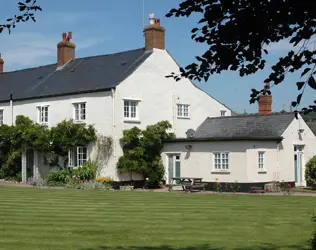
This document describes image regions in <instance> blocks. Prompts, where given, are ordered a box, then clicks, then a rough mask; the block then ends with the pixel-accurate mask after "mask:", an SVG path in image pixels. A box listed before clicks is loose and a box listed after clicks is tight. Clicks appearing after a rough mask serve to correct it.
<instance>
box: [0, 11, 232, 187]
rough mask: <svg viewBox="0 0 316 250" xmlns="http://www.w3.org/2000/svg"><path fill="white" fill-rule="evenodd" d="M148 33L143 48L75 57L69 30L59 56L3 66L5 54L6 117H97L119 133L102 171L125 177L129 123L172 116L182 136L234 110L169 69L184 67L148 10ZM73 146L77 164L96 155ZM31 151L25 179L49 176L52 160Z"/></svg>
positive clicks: (1, 105)
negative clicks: (119, 168)
mask: <svg viewBox="0 0 316 250" xmlns="http://www.w3.org/2000/svg"><path fill="white" fill-rule="evenodd" d="M144 33H145V48H140V49H135V50H131V51H125V52H121V53H116V54H109V55H100V56H92V57H86V58H78V59H75V47H76V46H75V44H74V43H72V42H71V41H70V40H71V39H72V34H71V33H68V35H67V34H66V33H63V36H62V38H63V39H62V41H61V42H59V43H58V45H57V62H58V63H57V64H52V65H45V66H41V67H37V68H29V69H24V70H18V71H14V72H3V63H4V61H3V60H0V123H4V124H13V123H14V121H15V118H16V116H17V115H24V116H28V117H29V118H31V119H32V120H34V121H37V122H38V123H40V124H42V125H43V126H54V125H56V124H57V123H59V122H61V121H62V120H64V119H74V121H75V122H78V123H86V124H94V125H95V128H96V129H97V131H98V132H99V133H101V134H103V135H105V136H111V137H112V138H113V140H114V149H113V154H112V157H111V159H110V161H109V162H108V164H107V166H104V167H103V169H102V172H101V174H102V176H110V177H112V178H114V179H115V180H119V179H120V178H123V179H124V178H125V177H122V176H121V177H119V176H117V174H116V163H117V161H118V158H119V157H120V156H121V155H122V148H121V146H120V144H119V139H120V138H121V137H122V131H123V130H124V129H128V128H131V127H133V126H138V127H140V128H145V127H146V126H147V125H151V124H155V123H157V122H159V121H161V120H168V121H170V123H171V124H172V126H173V129H174V132H175V133H176V135H177V136H178V137H183V136H185V132H186V130H187V129H188V128H196V127H197V126H198V125H199V124H201V122H203V120H204V119H205V117H215V116H221V115H226V116H230V115H231V110H230V109H229V108H227V107H226V106H225V105H223V104H221V103H220V102H218V101H217V100H215V99H214V98H213V97H211V96H209V95H208V94H206V93H205V92H203V91H202V90H201V89H199V88H198V87H197V86H195V85H194V84H193V83H192V82H191V81H189V80H187V79H183V80H181V81H179V82H176V81H175V80H174V79H171V78H166V77H165V76H167V75H170V73H171V72H179V66H178V64H177V63H176V61H175V60H174V59H173V58H172V56H171V55H170V54H169V53H168V51H167V50H165V29H164V28H163V27H162V26H160V20H159V19H154V17H153V16H150V24H149V25H148V26H146V27H145V29H144ZM73 152H74V154H73V155H72V156H71V157H74V158H75V159H74V161H73V162H75V163H76V164H75V165H76V166H80V165H82V163H83V162H84V161H86V160H87V159H88V158H91V159H93V158H94V157H95V154H94V153H95V152H94V150H93V148H90V147H88V146H87V147H78V148H76V149H75V151H73ZM28 156H29V157H26V156H25V155H24V157H23V161H22V170H23V171H22V177H23V181H25V180H26V179H27V178H28V177H31V176H39V175H41V176H45V175H46V174H47V172H48V171H49V167H47V166H45V164H44V160H43V157H42V156H41V155H39V154H37V153H36V152H35V154H34V153H33V152H29V155H28ZM26 158H28V159H26Z"/></svg>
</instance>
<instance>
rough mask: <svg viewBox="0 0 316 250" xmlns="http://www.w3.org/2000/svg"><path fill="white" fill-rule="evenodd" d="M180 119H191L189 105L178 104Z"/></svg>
mask: <svg viewBox="0 0 316 250" xmlns="http://www.w3.org/2000/svg"><path fill="white" fill-rule="evenodd" d="M177 107H178V108H177V114H178V118H189V105H187V104H177Z"/></svg>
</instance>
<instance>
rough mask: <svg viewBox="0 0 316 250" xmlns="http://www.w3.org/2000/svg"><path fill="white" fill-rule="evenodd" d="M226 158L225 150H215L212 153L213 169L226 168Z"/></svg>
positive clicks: (227, 155)
mask: <svg viewBox="0 0 316 250" xmlns="http://www.w3.org/2000/svg"><path fill="white" fill-rule="evenodd" d="M228 158H229V153H227V152H215V153H214V169H215V170H228V168H229V166H228Z"/></svg>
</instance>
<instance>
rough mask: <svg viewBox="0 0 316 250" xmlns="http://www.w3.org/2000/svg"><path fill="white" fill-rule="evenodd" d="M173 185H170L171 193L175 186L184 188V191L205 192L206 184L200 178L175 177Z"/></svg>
mask: <svg viewBox="0 0 316 250" xmlns="http://www.w3.org/2000/svg"><path fill="white" fill-rule="evenodd" d="M171 179H172V183H170V184H169V191H171V188H172V187H173V186H182V189H183V191H186V192H191V191H192V190H201V189H202V190H203V191H205V183H203V182H202V179H203V178H200V177H173V178H171Z"/></svg>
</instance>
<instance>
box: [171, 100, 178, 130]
mask: <svg viewBox="0 0 316 250" xmlns="http://www.w3.org/2000/svg"><path fill="white" fill-rule="evenodd" d="M175 97H176V96H175V95H173V96H172V123H173V124H172V128H173V131H174V133H176V112H177V107H176V102H175Z"/></svg>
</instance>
